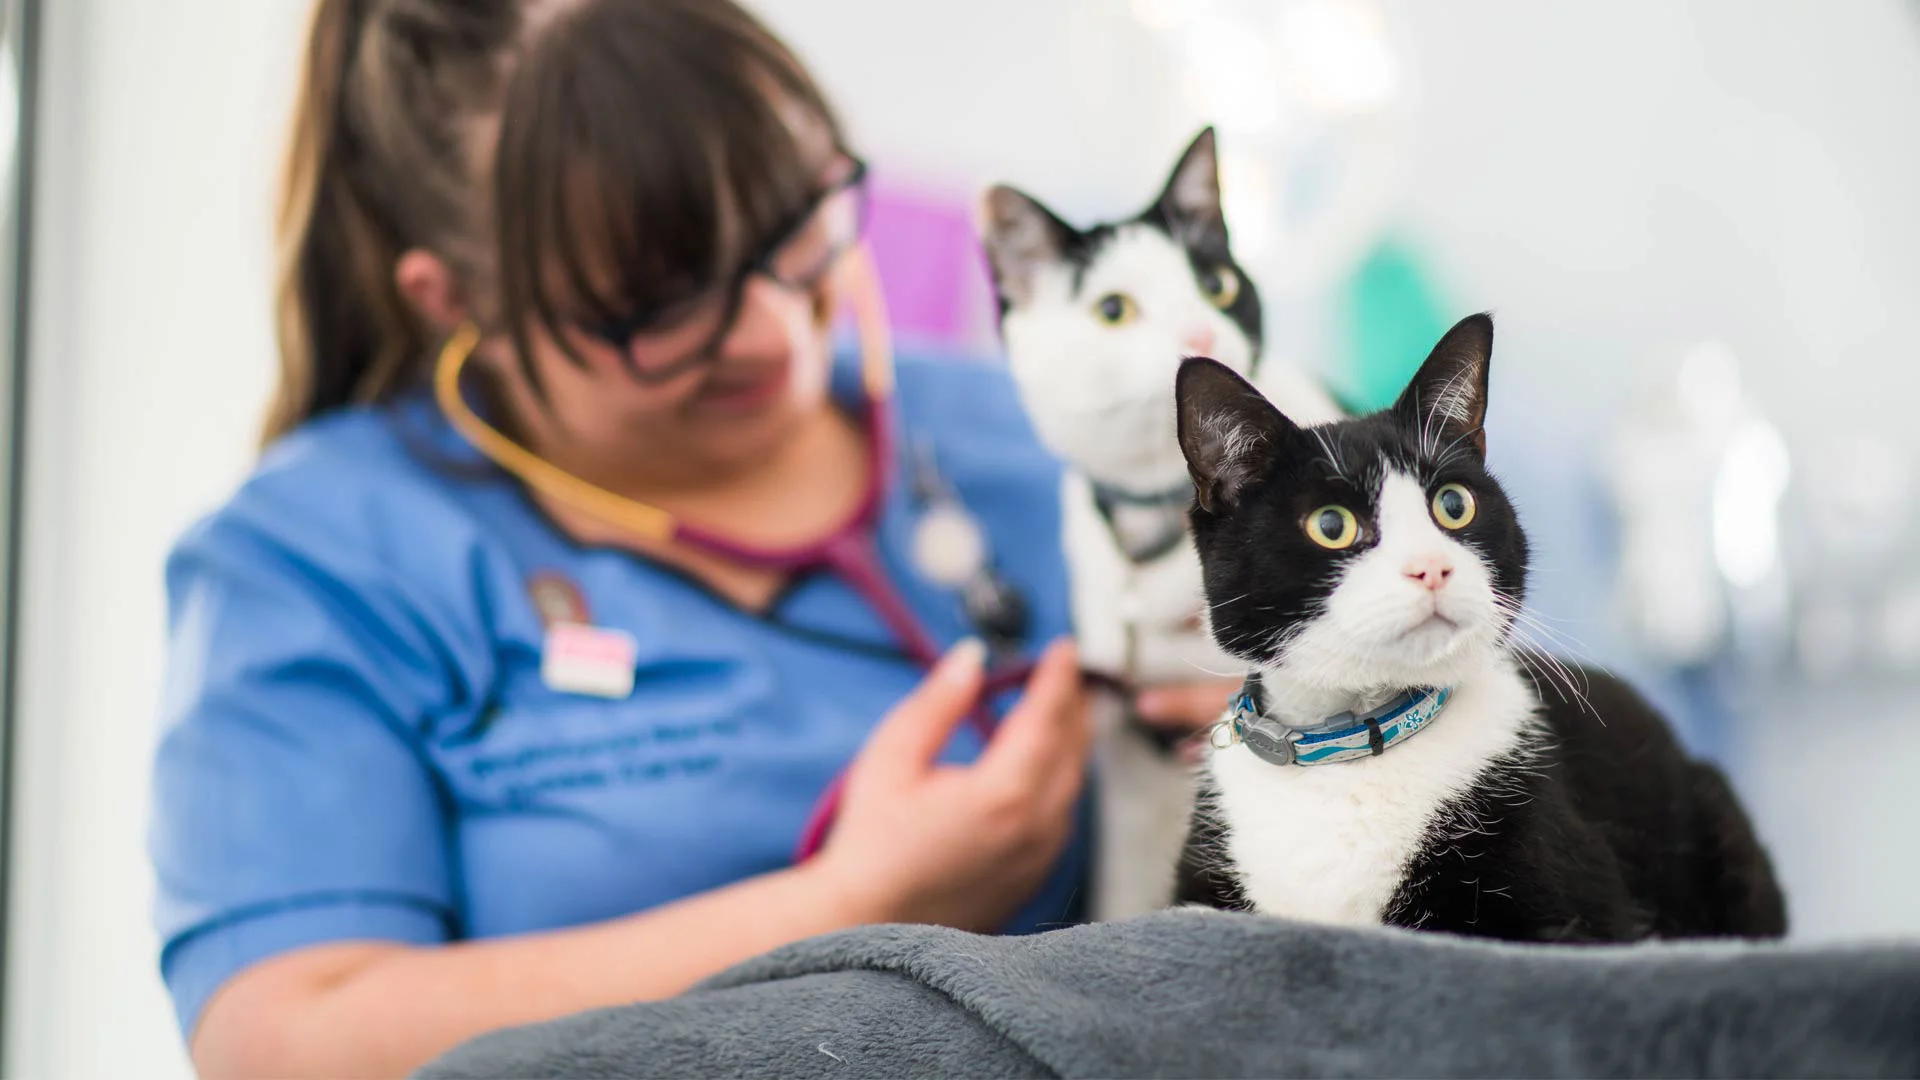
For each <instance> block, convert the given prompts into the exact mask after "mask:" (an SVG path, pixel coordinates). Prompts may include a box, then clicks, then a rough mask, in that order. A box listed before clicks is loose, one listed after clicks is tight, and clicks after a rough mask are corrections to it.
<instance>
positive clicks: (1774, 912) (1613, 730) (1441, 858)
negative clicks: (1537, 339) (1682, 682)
mask: <svg viewBox="0 0 1920 1080" xmlns="http://www.w3.org/2000/svg"><path fill="white" fill-rule="evenodd" d="M1492 334H1493V327H1492V322H1491V320H1490V319H1488V318H1487V317H1486V316H1475V317H1472V318H1469V319H1467V320H1465V321H1463V322H1462V323H1460V324H1459V325H1458V326H1456V327H1455V328H1454V329H1453V330H1452V331H1451V332H1449V333H1448V335H1447V336H1446V338H1444V339H1443V340H1442V341H1441V343H1440V344H1439V345H1438V346H1437V347H1436V348H1435V349H1434V353H1433V355H1432V356H1430V357H1429V358H1428V360H1427V362H1426V364H1425V365H1424V366H1423V367H1422V368H1421V371H1420V373H1419V374H1418V375H1416V376H1415V379H1414V381H1413V383H1412V385H1410V386H1409V387H1408V389H1407V391H1406V393H1405V394H1403V395H1402V397H1401V400H1400V401H1399V402H1398V403H1397V404H1396V405H1395V406H1394V407H1393V408H1392V409H1388V410H1385V411H1383V412H1379V413H1375V414H1373V415H1371V416H1365V417H1360V418H1356V419H1352V420H1347V421H1342V422H1339V423H1335V424H1330V425H1323V426H1321V427H1318V428H1314V429H1310V430H1307V429H1301V428H1299V427H1297V426H1295V425H1294V424H1292V422H1291V421H1289V420H1287V419H1286V418H1285V417H1283V416H1281V414H1280V413H1279V412H1278V411H1277V410H1274V409H1273V407H1272V406H1271V405H1270V404H1268V403H1267V402H1266V401H1265V400H1264V399H1263V398H1261V397H1260V396H1259V394H1258V392H1257V391H1254V390H1253V389H1252V388H1251V387H1249V386H1247V385H1246V384H1245V383H1244V382H1243V381H1242V380H1240V379H1238V377H1237V376H1234V375H1233V373H1232V372H1231V371H1228V370H1227V369H1225V368H1224V367H1221V366H1220V365H1214V364H1212V363H1211V361H1205V360H1191V361H1188V362H1187V364H1186V365H1184V366H1183V368H1182V370H1181V376H1180V411H1181V426H1182V443H1183V445H1184V446H1186V447H1187V448H1188V457H1189V460H1190V461H1192V462H1197V464H1196V466H1195V481H1196V484H1197V505H1196V506H1195V508H1194V511H1193V528H1194V536H1195V541H1196V544H1197V545H1198V547H1199V550H1200V556H1201V561H1202V564H1203V567H1204V570H1205V579H1206V588H1207V595H1208V597H1209V599H1210V600H1213V601H1215V605H1214V608H1213V612H1214V615H1213V626H1214V632H1215V635H1216V637H1217V638H1218V640H1219V641H1220V642H1221V644H1222V645H1223V646H1224V647H1226V648H1227V649H1229V650H1230V651H1232V652H1234V653H1236V654H1237V655H1240V656H1243V657H1245V658H1247V659H1248V660H1250V661H1252V662H1254V663H1256V664H1262V663H1266V662H1270V661H1272V660H1274V659H1275V658H1276V657H1277V655H1278V653H1279V651H1280V649H1281V648H1282V646H1279V645H1276V642H1277V641H1284V639H1285V631H1286V629H1287V628H1290V627H1296V626H1298V625H1300V624H1302V623H1304V622H1306V621H1309V620H1311V619H1312V618H1314V617H1315V615H1316V614H1317V612H1318V611H1319V610H1320V609H1321V606H1322V605H1323V604H1324V603H1325V602H1326V600H1327V598H1328V596H1329V595H1330V593H1331V591H1332V589H1333V587H1334V585H1335V583H1336V581H1335V579H1336V574H1335V573H1334V571H1335V570H1336V569H1337V567H1338V565H1339V562H1340V561H1341V560H1344V559H1350V558H1353V557H1356V556H1357V555H1358V554H1360V553H1362V552H1364V551H1365V550H1367V548H1368V547H1369V546H1370V543H1369V541H1370V539H1371V538H1370V537H1369V536H1367V535H1366V534H1365V533H1364V532H1363V534H1362V537H1361V540H1360V542H1358V543H1356V544H1355V545H1354V546H1353V547H1351V548H1348V549H1345V550H1342V551H1329V550H1327V549H1325V548H1322V547H1320V546H1318V545H1316V544H1314V543H1313V542H1312V541H1311V540H1309V539H1308V538H1307V537H1306V535H1305V534H1304V532H1303V530H1302V529H1301V527H1300V522H1301V520H1302V518H1303V517H1304V515H1305V514H1307V513H1308V512H1309V511H1310V510H1312V509H1313V508H1315V507H1319V506H1323V505H1325V504H1327V503H1340V504H1343V505H1346V506H1348V507H1349V508H1351V509H1353V510H1354V511H1355V512H1356V513H1357V514H1358V515H1359V516H1360V517H1361V519H1362V523H1363V529H1365V528H1367V527H1370V522H1371V518H1370V513H1371V510H1372V501H1373V498H1374V495H1375V493H1376V492H1377V491H1378V490H1379V482H1378V479H1377V476H1378V472H1379V470H1381V469H1383V468H1387V467H1389V466H1391V467H1393V468H1395V469H1398V470H1400V471H1404V472H1406V473H1408V474H1410V475H1412V476H1414V477H1416V478H1417V479H1419V480H1420V481H1421V482H1422V484H1423V486H1425V487H1426V488H1427V489H1428V490H1431V489H1432V488H1433V487H1434V486H1435V485H1438V484H1441V483H1447V482H1451V481H1458V482H1462V483H1465V484H1467V485H1468V486H1469V487H1470V488H1471V489H1472V490H1473V492H1474V494H1475V496H1476V498H1477V501H1478V509H1477V513H1476V515H1475V517H1474V520H1473V521H1472V522H1471V523H1470V524H1469V525H1468V526H1467V527H1466V528H1465V529H1463V530H1461V531H1460V532H1458V533H1455V534H1453V535H1454V536H1455V538H1456V539H1458V540H1460V541H1461V542H1462V543H1463V544H1464V545H1466V546H1467V547H1469V548H1470V549H1472V550H1473V551H1475V552H1477V553H1478V554H1479V555H1480V556H1481V557H1482V558H1483V559H1484V560H1485V561H1486V562H1487V564H1488V565H1489V566H1490V568H1491V569H1492V571H1493V579H1494V589H1495V592H1496V593H1498V594H1500V595H1501V596H1503V597H1504V598H1506V599H1508V600H1510V601H1511V602H1512V603H1513V604H1515V605H1516V606H1517V605H1518V603H1519V601H1520V598H1521V595H1522V590H1523V589H1524V575H1525V565H1526V559H1527V544H1526V537H1525V533H1524V532H1523V531H1522V530H1521V528H1520V523H1519V520H1518V518H1517V516H1516V514H1515V513H1514V510H1513V507H1512V505H1511V504H1510V503H1509V502H1508V500H1507V499H1506V497H1505V494H1504V493H1503V492H1501V490H1500V487H1499V484H1498V483H1497V482H1496V481H1495V480H1494V478H1493V477H1492V476H1491V475H1490V474H1489V473H1488V472H1487V471H1486V465H1485V460H1484V448H1485V439H1484V435H1483V434H1482V432H1481V424H1482V422H1483V420H1484V417H1485V390H1486V372H1487V363H1488V360H1489V359H1490V355H1491V350H1492ZM1462 389H1464V390H1465V391H1466V393H1465V395H1464V397H1456V398H1455V399H1454V400H1455V401H1456V402H1460V403H1462V407H1461V408H1459V409H1457V410H1456V413H1457V417H1456V418H1455V419H1452V420H1448V421H1447V422H1445V423H1441V424H1435V423H1434V420H1433V417H1432V415H1431V410H1432V409H1433V405H1434V402H1435V401H1437V400H1438V397H1437V395H1439V394H1441V393H1443V392H1452V393H1455V394H1456V395H1457V394H1459V393H1460V392H1461V391H1462ZM1222 416H1226V417H1231V418H1237V419H1239V420H1241V421H1244V422H1248V423H1252V424H1253V425H1255V428H1257V430H1258V440H1259V441H1258V443H1257V444H1256V448H1255V449H1254V450H1253V451H1250V452H1247V453H1244V454H1241V455H1238V464H1237V466H1235V467H1227V468H1215V467H1212V466H1214V465H1216V464H1218V463H1219V462H1220V461H1221V460H1223V459H1222V458H1221V457H1220V456H1219V454H1218V451H1219V447H1217V446H1216V447H1213V448H1211V451H1210V449H1209V447H1208V446H1207V445H1205V442H1206V434H1207V432H1206V425H1207V424H1208V423H1209V422H1210V420H1211V421H1214V422H1217V420H1218V418H1220V417H1222ZM1216 426H1217V425H1216ZM1423 433H1426V434H1428V435H1430V436H1431V437H1427V438H1423ZM1210 452H1212V453H1213V455H1214V456H1213V457H1209V453H1210ZM1510 632H1511V631H1510V630H1509V633H1510ZM1276 635H1278V636H1276ZM1569 682H1570V683H1571V685H1568V683H1569ZM1575 690H1577V691H1578V692H1577V693H1575V692H1573V691H1575ZM1534 692H1535V697H1536V698H1537V699H1538V700H1539V702H1540V703H1541V707H1540V710H1539V716H1540V719H1541V722H1542V728H1543V730H1544V732H1545V735H1546V738H1545V739H1544V740H1542V741H1541V742H1540V743H1539V744H1538V746H1537V748H1536V749H1535V750H1534V751H1533V752H1532V753H1531V754H1528V755H1526V756H1525V760H1515V759H1513V758H1508V759H1503V760H1497V761H1493V762H1490V763H1489V764H1488V766H1487V768H1486V770H1485V771H1484V772H1483V773H1482V774H1481V775H1480V778H1479V780H1478V782H1477V783H1476V784H1475V785H1474V787H1473V788H1472V789H1471V790H1469V791H1468V792H1466V793H1464V794H1463V795H1461V796H1459V797H1457V798H1456V799H1455V800H1453V802H1452V803H1450V804H1448V805H1445V806H1443V807H1442V808H1441V809H1440V811H1439V812H1438V813H1437V814H1435V815H1434V817H1433V821H1432V824H1431V825H1430V826H1429V828H1428V832H1427V835H1426V837H1425V840H1424V842H1423V843H1422V844H1421V845H1420V847H1419V850H1418V852H1417V853H1416V854H1415V855H1414V857H1413V859H1412V860H1411V862H1410V864H1409V865H1408V867H1407V868H1406V871H1405V874H1404V877H1403V878H1402V880H1401V884H1400V886H1399V889H1398V891H1397V893H1396V894H1395V896H1394V897H1393V899H1392V901H1391V902H1390V903H1389V904H1388V905H1387V907H1386V911H1385V919H1386V921H1387V922H1388V923H1389V924H1391V925H1398V926H1406V927H1417V928H1421V929H1426V930H1439V931H1449V932H1453V933H1459V934H1469V935H1475V936H1480V937H1492V938H1503V939H1510V940H1519V941H1630V940H1636V939H1640V938H1645V937H1649V936H1658V937H1702V936H1740V937H1773V936H1779V935H1781V934H1783V933H1784V932H1785V930H1786V910H1785V901H1784V899H1783V897H1782V895H1781V892H1780V889H1779V886H1778V884H1777V883H1776V882H1775V880H1774V876H1773V871H1772V868H1771V866H1770V864H1769V861H1768V858H1767V856H1766V853H1765V851H1764V850H1763V849H1762V848H1761V846H1760V843H1759V841H1758V840H1757V839H1756V838H1755V836H1754V833H1753V831H1752V829H1751V827H1750V825H1749V824H1748V821H1747V818H1746V815H1745V814H1744V812H1743V811H1742V810H1741V808H1740V805H1739V803H1738V801H1737V800H1736V799H1735V797H1734V794H1733V792H1732V790H1731V788H1730V787H1729V785H1728V784H1727V782H1726V779H1725V778H1724V777H1723V776H1722V775H1721V773H1720V772H1719V770H1717V769H1715V768H1714V767H1713V766H1712V765H1710V764H1707V763H1705V762H1702V761H1697V760H1694V759H1692V758H1690V757H1689V756H1688V755H1687V754H1686V753H1685V751H1684V750H1683V748H1682V747H1681V746H1680V745H1679V743H1678V741H1677V740H1676V739H1675V737H1674V736H1673V733H1672V731H1671V730H1670V729H1669V727H1668V725H1667V724H1666V723H1665V721H1664V720H1662V719H1661V717H1660V716H1659V715H1658V714H1657V713H1655V712H1654V711H1653V709H1652V708H1651V707H1649V706H1648V705H1647V703H1646V702H1645V701H1644V700H1642V699H1641V698H1640V697H1639V696H1638V695H1637V694H1635V693H1634V692H1633V691H1632V690H1631V689H1630V688H1628V687H1627V686H1626V685H1625V684H1623V683H1621V682H1619V681H1618V680H1615V679H1612V678H1610V677H1608V676H1606V675H1604V674H1602V673H1599V672H1593V671H1581V670H1578V669H1575V670H1573V671H1572V672H1571V678H1570V679H1561V678H1560V677H1557V676H1556V677H1555V678H1554V679H1552V680H1545V679H1540V678H1535V680H1534ZM1441 722H1445V721H1441ZM1365 764H1366V762H1365V761H1362V762H1358V763H1350V764H1335V765H1326V766H1317V767H1319V768H1349V767H1364V766H1365ZM1276 767H1281V766H1276ZM1286 767H1293V766H1286ZM1339 812H1342V811H1341V810H1340V808H1333V807H1330V808H1329V813H1339ZM1226 827H1228V826H1227V824H1226V823H1223V822H1221V821H1219V820H1217V819H1216V818H1215V817H1214V816H1213V813H1212V811H1211V810H1210V809H1209V807H1208V799H1207V798H1206V797H1205V795H1204V793H1203V797H1202V799H1201V805H1200V808H1199V809H1198V810H1197V811H1196V817H1195V823H1194V831H1193V835H1192V837H1191V838H1190V840H1189V842H1188V846H1187V851H1186V853H1185V856H1184V857H1183V859H1182V867H1181V874H1180V897H1179V898H1180V900H1181V901H1182V902H1191V903H1203V904H1209V905H1211V906H1216V907H1224V908H1240V907H1244V906H1246V901H1245V898H1244V897H1243V896H1242V895H1241V894H1240V892H1239V890H1238V888H1237V887H1236V885H1235V884H1234V880H1233V876H1232V874H1231V871H1230V867H1227V866H1226V865H1224V860H1225V855H1224V849H1223V847H1222V846H1221V845H1220V843H1219V842H1218V841H1219V835H1220V832H1221V830H1223V829H1225V828H1226Z"/></svg>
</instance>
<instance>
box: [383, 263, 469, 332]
mask: <svg viewBox="0 0 1920 1080" xmlns="http://www.w3.org/2000/svg"><path fill="white" fill-rule="evenodd" d="M393 284H394V286H395V287H396V288H398V289H399V290H400V296H401V297H402V298H403V299H404V300H406V302H407V305H408V306H409V307H411V308H413V311H414V314H416V315H418V316H420V320H421V321H422V322H424V323H426V324H427V326H428V327H429V328H430V329H432V330H433V331H434V332H435V333H436V334H450V333H452V332H453V331H454V329H455V328H456V327H458V326H459V325H460V324H461V323H463V322H466V321H467V298H466V294H465V293H464V292H463V291H462V290H461V288H460V281H459V279H458V278H456V277H455V276H454V273H453V270H452V268H450V267H448V266H447V264H446V262H445V261H444V260H442V259H441V258H440V256H438V255H435V254H434V253H433V252H431V251H427V250H426V249H424V248H410V249H409V250H407V251H406V252H405V253H403V254H402V255H401V256H400V258H399V259H398V260H396V261H395V262H394V264H393Z"/></svg>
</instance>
